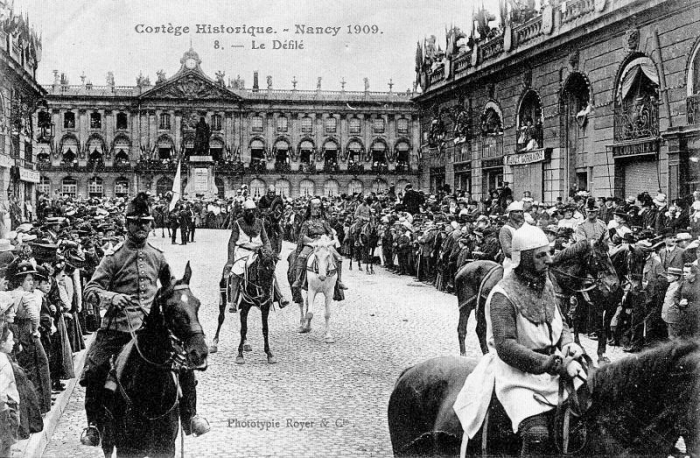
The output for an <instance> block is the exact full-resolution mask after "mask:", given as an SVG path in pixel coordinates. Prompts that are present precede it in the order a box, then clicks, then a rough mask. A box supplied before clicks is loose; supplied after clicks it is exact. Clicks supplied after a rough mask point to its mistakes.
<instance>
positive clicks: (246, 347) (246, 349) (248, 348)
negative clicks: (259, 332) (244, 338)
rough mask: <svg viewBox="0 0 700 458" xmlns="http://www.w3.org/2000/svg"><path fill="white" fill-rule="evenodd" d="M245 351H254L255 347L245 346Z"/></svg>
mask: <svg viewBox="0 0 700 458" xmlns="http://www.w3.org/2000/svg"><path fill="white" fill-rule="evenodd" d="M243 351H253V347H251V346H250V344H243Z"/></svg>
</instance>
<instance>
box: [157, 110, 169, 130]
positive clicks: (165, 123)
mask: <svg viewBox="0 0 700 458" xmlns="http://www.w3.org/2000/svg"><path fill="white" fill-rule="evenodd" d="M158 128H159V129H162V130H170V114H169V113H161V115H160V125H159V126H158Z"/></svg>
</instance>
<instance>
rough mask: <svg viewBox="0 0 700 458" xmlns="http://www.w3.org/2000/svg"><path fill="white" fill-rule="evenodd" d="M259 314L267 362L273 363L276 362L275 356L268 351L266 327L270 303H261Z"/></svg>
mask: <svg viewBox="0 0 700 458" xmlns="http://www.w3.org/2000/svg"><path fill="white" fill-rule="evenodd" d="M260 315H262V333H263V340H264V341H265V354H267V362H268V363H269V364H275V363H277V360H276V359H275V356H274V355H273V354H272V352H271V351H270V343H269V341H268V338H267V337H268V327H267V321H268V318H269V316H270V305H269V303H268V304H267V305H263V306H262V307H260Z"/></svg>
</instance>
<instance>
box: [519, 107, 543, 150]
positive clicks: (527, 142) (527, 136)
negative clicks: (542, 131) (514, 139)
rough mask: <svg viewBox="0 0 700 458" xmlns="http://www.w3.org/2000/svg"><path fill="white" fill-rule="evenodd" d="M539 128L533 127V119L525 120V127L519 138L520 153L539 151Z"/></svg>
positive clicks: (522, 128) (521, 130)
mask: <svg viewBox="0 0 700 458" xmlns="http://www.w3.org/2000/svg"><path fill="white" fill-rule="evenodd" d="M536 137H537V128H536V127H535V126H534V125H533V121H532V118H531V117H529V116H528V117H527V118H526V119H525V125H524V126H523V127H521V128H520V135H519V136H518V151H532V150H534V149H537V147H538V144H537V138H536Z"/></svg>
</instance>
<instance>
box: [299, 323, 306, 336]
mask: <svg viewBox="0 0 700 458" xmlns="http://www.w3.org/2000/svg"><path fill="white" fill-rule="evenodd" d="M298 332H299V334H303V333H305V332H306V327H304V325H303V324H302V325H301V326H299V329H298Z"/></svg>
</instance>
